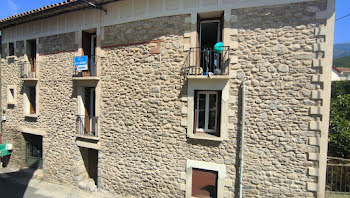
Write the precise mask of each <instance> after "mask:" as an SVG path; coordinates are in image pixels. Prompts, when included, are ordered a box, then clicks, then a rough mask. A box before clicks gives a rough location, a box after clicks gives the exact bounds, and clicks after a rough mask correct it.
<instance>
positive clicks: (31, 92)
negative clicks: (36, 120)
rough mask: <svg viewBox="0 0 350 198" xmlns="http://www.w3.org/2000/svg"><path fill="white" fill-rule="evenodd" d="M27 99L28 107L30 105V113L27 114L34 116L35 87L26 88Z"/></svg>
mask: <svg viewBox="0 0 350 198" xmlns="http://www.w3.org/2000/svg"><path fill="white" fill-rule="evenodd" d="M28 92H29V94H28V97H29V98H28V99H29V105H30V111H29V114H36V89H35V87H34V86H33V87H29V88H28Z"/></svg>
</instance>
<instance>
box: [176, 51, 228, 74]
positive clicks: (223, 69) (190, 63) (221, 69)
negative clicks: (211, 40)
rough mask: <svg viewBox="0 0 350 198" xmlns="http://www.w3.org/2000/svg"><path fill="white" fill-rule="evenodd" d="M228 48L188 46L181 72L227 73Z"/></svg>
mask: <svg viewBox="0 0 350 198" xmlns="http://www.w3.org/2000/svg"><path fill="white" fill-rule="evenodd" d="M229 52H230V48H229V47H228V46H224V47H223V49H222V51H217V50H213V49H203V48H199V47H196V48H190V51H189V52H188V54H187V57H186V60H185V63H184V67H183V68H182V72H183V73H184V75H208V76H212V75H229V71H230V68H229V67H230V64H229V62H230V59H229Z"/></svg>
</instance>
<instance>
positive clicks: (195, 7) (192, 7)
mask: <svg viewBox="0 0 350 198" xmlns="http://www.w3.org/2000/svg"><path fill="white" fill-rule="evenodd" d="M307 1H315V0H124V1H117V2H113V3H109V4H107V5H104V7H105V8H107V14H105V13H104V12H103V11H100V10H98V9H88V10H82V11H75V12H69V13H66V14H62V15H58V16H53V17H50V18H47V19H41V20H38V21H32V22H29V23H25V24H21V25H18V26H14V27H10V28H7V29H3V30H2V33H3V38H2V39H3V43H7V42H11V41H18V40H26V39H32V38H38V37H44V36H49V35H55V34H61V33H67V32H73V31H79V30H84V29H90V28H96V27H100V26H108V25H114V24H121V23H126V22H131V21H138V20H143V19H150V18H155V17H160V16H171V15H179V14H189V13H191V14H192V23H193V24H194V23H195V22H196V20H197V15H196V14H197V13H200V12H208V11H216V10H227V11H228V12H226V13H228V15H229V16H230V14H229V10H231V9H237V8H247V7H258V6H270V5H280V4H288V3H298V2H307ZM229 16H228V17H225V19H226V20H230V18H229Z"/></svg>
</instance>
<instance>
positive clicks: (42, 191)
mask: <svg viewBox="0 0 350 198" xmlns="http://www.w3.org/2000/svg"><path fill="white" fill-rule="evenodd" d="M28 183H29V184H30V185H28ZM22 197H23V198H111V197H115V196H111V195H107V194H100V193H91V192H87V191H82V190H79V189H73V188H69V187H67V186H63V185H57V184H52V183H47V182H42V181H38V180H33V179H30V178H23V177H22V178H19V177H8V176H4V175H1V177H0V198H22Z"/></svg>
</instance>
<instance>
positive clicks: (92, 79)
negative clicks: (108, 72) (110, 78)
mask: <svg viewBox="0 0 350 198" xmlns="http://www.w3.org/2000/svg"><path fill="white" fill-rule="evenodd" d="M73 80H76V81H78V80H82V81H99V80H100V77H98V76H82V77H73Z"/></svg>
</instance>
